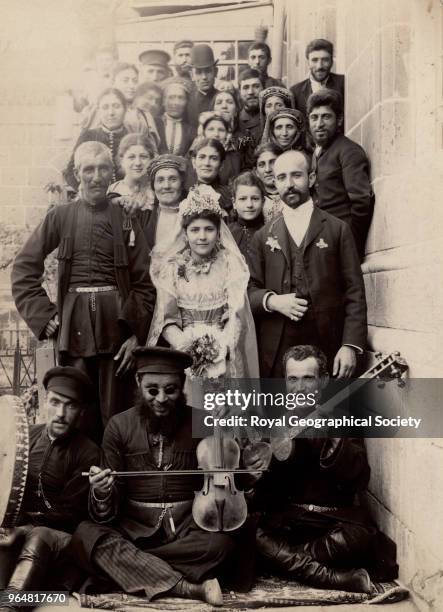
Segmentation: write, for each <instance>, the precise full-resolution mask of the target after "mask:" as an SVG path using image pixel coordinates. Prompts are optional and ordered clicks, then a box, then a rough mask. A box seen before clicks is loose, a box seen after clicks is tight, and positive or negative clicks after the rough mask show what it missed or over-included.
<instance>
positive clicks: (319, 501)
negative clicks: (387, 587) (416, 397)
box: [258, 438, 398, 580]
mask: <svg viewBox="0 0 443 612" xmlns="http://www.w3.org/2000/svg"><path fill="white" fill-rule="evenodd" d="M369 476H370V467H369V464H368V459H367V455H366V448H365V442H364V440H363V439H357V438H342V439H337V438H330V439H325V438H316V439H308V438H306V439H302V438H298V439H297V440H295V441H294V447H293V453H292V457H291V458H290V459H288V460H287V461H284V462H279V461H276V460H273V462H272V463H271V466H270V471H269V472H268V473H267V474H265V476H264V477H263V479H262V481H261V482H260V483H259V485H258V499H259V502H258V503H259V505H261V508H262V510H263V512H264V513H263V516H262V520H261V526H262V528H263V529H264V530H265V531H266V532H268V533H270V534H275V535H276V536H277V537H280V536H281V535H282V534H283V533H284V534H285V536H284V537H285V540H286V541H288V542H291V543H293V544H300V543H308V544H309V548H307V549H306V550H308V551H309V553H310V554H311V555H313V556H314V557H315V558H316V559H317V560H320V561H322V562H324V563H326V564H327V565H336V566H337V567H366V568H367V569H368V570H369V571H370V573H371V575H372V577H373V578H374V579H376V580H392V579H394V578H396V575H397V571H398V567H397V565H396V563H395V546H394V545H393V543H392V542H390V541H389V540H388V539H387V538H386V536H384V534H382V533H381V532H379V531H378V530H377V528H376V526H375V524H374V522H373V521H372V519H371V517H370V515H369V513H368V512H367V510H366V509H365V508H364V507H363V506H359V505H356V496H357V494H358V493H360V492H362V491H364V490H365V489H366V487H367V485H368V483H369ZM325 550H326V551H327V553H325Z"/></svg>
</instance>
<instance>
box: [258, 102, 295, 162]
mask: <svg viewBox="0 0 443 612" xmlns="http://www.w3.org/2000/svg"><path fill="white" fill-rule="evenodd" d="M262 143H272V144H273V145H275V146H276V147H277V148H278V149H279V150H280V151H281V152H283V151H290V150H300V149H305V148H306V122H305V118H304V117H303V114H302V113H301V112H300V111H298V110H294V109H292V108H281V109H279V110H276V111H272V112H271V113H270V115H269V116H268V117H267V118H266V125H265V130H264V132H263V136H262Z"/></svg>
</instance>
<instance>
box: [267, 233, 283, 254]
mask: <svg viewBox="0 0 443 612" xmlns="http://www.w3.org/2000/svg"><path fill="white" fill-rule="evenodd" d="M266 244H267V245H268V247H269V248H270V249H271V251H272V252H274V251H281V246H280V244H279V242H278V240H277V238H274V236H269V237H268V239H267V240H266Z"/></svg>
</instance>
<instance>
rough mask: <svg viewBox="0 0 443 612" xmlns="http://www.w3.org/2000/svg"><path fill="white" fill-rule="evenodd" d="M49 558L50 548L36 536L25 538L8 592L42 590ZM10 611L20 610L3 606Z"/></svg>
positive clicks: (14, 606) (10, 606)
mask: <svg viewBox="0 0 443 612" xmlns="http://www.w3.org/2000/svg"><path fill="white" fill-rule="evenodd" d="M50 558H51V547H50V546H48V544H46V542H43V540H41V539H40V538H39V537H38V535H35V534H32V532H31V534H30V535H29V536H28V537H27V539H26V541H25V544H24V546H23V548H22V550H21V553H20V555H19V557H18V559H17V563H16V566H15V570H14V572H13V574H12V576H11V578H10V580H9V583H8V586H7V590H8V591H18V592H20V591H35V590H42V588H43V584H42V580H43V578H44V576H45V574H46V572H47V570H48V565H49V561H50ZM3 607H5V608H6V610H8V612H11V610H20V609H21V607H20V605H13V604H11V605H10V604H6V605H5V604H3Z"/></svg>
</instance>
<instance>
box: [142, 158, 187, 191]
mask: <svg viewBox="0 0 443 612" xmlns="http://www.w3.org/2000/svg"><path fill="white" fill-rule="evenodd" d="M163 168H175V169H176V170H177V171H178V172H179V173H180V174H181V176H182V178H184V175H185V174H186V170H187V163H186V160H185V158H184V157H180V155H171V154H169V153H166V154H164V155H159V156H158V157H156V158H155V159H153V160H152V162H151V164H150V166H149V180H150V181H151V186H152V185H153V184H154V179H155V175H156V174H157V172H158V171H159V170H162V169H163Z"/></svg>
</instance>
